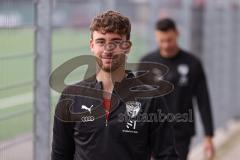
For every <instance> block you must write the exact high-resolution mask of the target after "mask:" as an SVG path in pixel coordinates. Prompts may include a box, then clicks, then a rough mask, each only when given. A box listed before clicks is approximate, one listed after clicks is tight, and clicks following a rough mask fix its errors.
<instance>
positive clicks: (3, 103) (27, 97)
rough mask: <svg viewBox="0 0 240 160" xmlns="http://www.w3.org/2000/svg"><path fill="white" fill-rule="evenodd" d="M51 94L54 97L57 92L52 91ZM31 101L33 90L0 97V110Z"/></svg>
mask: <svg viewBox="0 0 240 160" xmlns="http://www.w3.org/2000/svg"><path fill="white" fill-rule="evenodd" d="M52 95H53V96H54V97H55V96H58V95H59V94H58V93H57V92H53V93H52ZM32 102H33V92H29V93H25V94H21V95H16V96H11V97H7V98H2V99H0V110H2V109H6V108H10V107H14V106H17V105H22V104H27V103H32Z"/></svg>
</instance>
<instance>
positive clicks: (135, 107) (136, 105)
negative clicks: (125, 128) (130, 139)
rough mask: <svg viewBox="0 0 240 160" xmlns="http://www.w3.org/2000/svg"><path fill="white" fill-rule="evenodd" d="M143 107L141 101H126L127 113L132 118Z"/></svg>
mask: <svg viewBox="0 0 240 160" xmlns="http://www.w3.org/2000/svg"><path fill="white" fill-rule="evenodd" d="M140 109H141V103H140V102H137V101H128V102H126V111H127V115H128V116H129V117H131V118H135V117H136V116H137V115H138V113H139V111H140Z"/></svg>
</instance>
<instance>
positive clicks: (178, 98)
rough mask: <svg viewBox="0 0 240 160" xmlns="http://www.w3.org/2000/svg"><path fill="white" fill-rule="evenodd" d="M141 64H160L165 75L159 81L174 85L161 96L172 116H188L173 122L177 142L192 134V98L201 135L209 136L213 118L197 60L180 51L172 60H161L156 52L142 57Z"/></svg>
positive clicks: (193, 127)
mask: <svg viewBox="0 0 240 160" xmlns="http://www.w3.org/2000/svg"><path fill="white" fill-rule="evenodd" d="M141 62H154V63H160V64H163V65H165V66H167V67H168V68H169V72H168V73H167V74H166V75H165V76H164V77H163V78H162V79H163V80H167V81H169V82H171V83H172V84H173V85H174V90H173V92H171V93H170V94H168V95H166V96H164V98H165V100H166V103H167V106H168V107H169V109H170V111H171V112H172V113H174V114H178V113H180V114H181V115H184V114H186V113H187V114H188V115H189V116H188V117H187V118H185V119H184V118H183V119H179V121H175V122H176V123H175V124H174V129H175V131H174V132H175V136H176V138H177V140H181V139H189V138H191V137H192V136H193V135H194V134H195V123H194V111H193V109H194V108H193V104H194V103H193V102H194V99H195V100H196V102H197V104H198V105H197V106H198V109H199V111H200V116H201V119H202V122H203V126H204V130H205V134H206V135H208V136H213V119H212V113H211V106H210V101H209V93H208V88H207V83H206V77H205V73H204V71H203V67H202V65H201V62H200V61H199V60H198V58H196V57H195V56H194V55H192V54H189V53H187V52H186V51H183V50H180V51H179V53H178V54H177V55H176V56H175V57H173V58H164V57H162V56H161V55H160V50H159V49H157V50H155V51H153V52H151V53H149V54H147V55H146V56H145V57H143V58H142V59H141ZM139 68H141V65H139ZM156 76H157V73H156ZM160 76H161V75H160ZM149 78H150V80H153V79H154V77H149Z"/></svg>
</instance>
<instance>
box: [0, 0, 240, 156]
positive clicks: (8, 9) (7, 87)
mask: <svg viewBox="0 0 240 160" xmlns="http://www.w3.org/2000/svg"><path fill="white" fill-rule="evenodd" d="M49 2H52V3H53V4H52V7H51V6H45V7H44V8H41V7H43V6H42V5H43V3H44V1H41V0H36V1H31V0H21V1H20V0H18V1H17V0H0V45H1V47H0V73H1V74H0V75H1V78H0V157H1V159H14V155H13V154H11V152H10V151H12V150H17V151H18V152H17V153H19V155H17V154H16V155H15V158H19V156H22V154H23V152H24V151H23V150H22V149H23V147H20V146H21V145H22V144H26V143H27V144H28V145H30V147H29V148H28V149H30V152H31V154H30V156H28V159H33V157H34V158H35V160H40V158H41V157H43V154H42V153H41V154H42V155H40V153H38V154H37V153H34V155H35V156H33V154H32V153H33V151H34V150H33V147H34V146H35V151H36V150H37V147H38V148H41V147H43V146H47V148H45V151H46V152H44V153H45V156H46V157H48V156H49V153H50V152H49V151H50V150H49V149H50V147H49V146H50V137H49V136H48V135H50V131H51V129H50V128H51V127H49V126H48V124H47V123H48V121H50V118H49V119H48V118H47V119H45V120H46V121H41V120H42V119H41V118H43V117H44V116H43V114H45V116H46V115H47V116H48V117H49V116H50V113H44V112H50V108H45V110H44V109H43V110H38V109H35V112H33V108H34V106H35V107H36V106H38V105H39V104H41V103H42V102H41V101H35V103H33V100H34V98H33V97H35V98H36V97H38V96H36V95H41V94H44V92H42V93H40V90H41V89H43V87H41V84H40V83H41V81H42V82H45V83H43V84H42V85H44V84H46V82H48V78H47V77H48V74H49V73H47V72H45V73H47V74H45V75H44V77H42V76H41V75H42V74H41V71H40V70H37V69H36V68H35V69H34V66H39V67H38V68H41V65H42V64H43V63H44V62H43V63H39V62H40V61H41V56H40V54H39V55H38V53H42V51H41V49H44V47H45V49H46V51H49V50H51V49H52V55H51V59H50V58H49V59H48V60H47V61H45V63H46V62H47V64H45V69H47V68H49V69H50V66H51V65H50V64H51V62H52V68H51V69H52V70H53V69H54V68H56V67H57V66H59V65H60V64H61V63H63V62H64V61H66V60H68V59H69V58H71V57H74V56H77V55H79V54H89V53H90V51H89V49H88V39H89V30H88V26H89V23H90V21H91V18H92V17H93V16H95V15H96V14H98V13H100V12H102V11H105V10H107V9H112V10H117V11H120V12H121V13H123V14H124V15H126V16H128V17H129V18H130V20H131V22H132V24H133V27H132V31H133V36H132V40H133V44H134V47H133V51H132V52H133V53H131V55H130V57H129V61H138V60H139V58H140V57H141V56H143V55H144V54H145V53H147V52H148V51H150V50H152V49H154V48H155V47H156V43H155V39H154V32H153V31H154V23H155V21H156V20H157V19H158V18H160V17H165V16H169V17H172V18H173V19H174V20H176V22H177V25H178V28H179V30H180V33H181V38H180V44H181V46H182V47H183V48H184V49H187V50H189V51H191V52H193V53H194V54H196V55H197V56H199V57H200V58H201V59H202V61H203V64H204V68H205V70H206V73H207V78H208V85H209V88H210V95H211V100H212V105H213V111H214V112H213V113H214V120H215V125H216V127H220V126H224V124H225V123H226V122H227V121H228V120H230V119H232V118H235V117H240V99H239V98H238V97H239V95H240V85H239V84H238V82H239V81H240V74H239V72H240V71H239V69H238V68H240V55H239V52H240V45H239V43H240V8H239V7H240V3H239V1H237V0H229V1H225V0H218V1H215V0H206V1H203V0H192V1H189V0H152V1H147V0H121V1H117V0H99V1H95V0H88V1H85V0H58V1H56V0H54V1H49ZM50 4H51V3H48V4H46V5H50ZM34 5H35V7H34ZM46 7H49V15H52V19H51V20H52V21H51V23H52V30H51V32H49V33H50V34H51V37H48V40H51V39H52V47H51V45H47V44H46V41H44V40H43V39H42V40H41V39H40V38H41V37H42V38H44V36H42V35H44V33H47V32H48V29H47V30H45V32H44V31H43V30H42V29H43V28H44V26H45V27H47V26H48V25H47V24H48V21H47V20H50V19H48V18H49V17H45V18H43V17H42V16H48V14H46V13H43V10H42V9H48V8H46ZM37 13H38V14H37ZM40 13H41V14H40ZM34 15H35V16H34ZM37 15H38V16H37ZM37 24H38V25H37ZM39 24H41V25H39ZM40 32H42V34H40ZM34 33H36V34H34ZM37 37H38V38H39V39H37ZM34 42H36V43H35V44H34ZM49 43H50V41H49ZM43 44H45V46H44V45H43ZM38 47H40V48H38ZM34 48H35V50H34ZM45 53H46V52H45ZM36 55H38V56H36ZM39 56H40V57H39ZM34 60H35V61H34ZM46 66H48V67H46ZM76 74H77V73H76ZM34 76H35V78H34ZM75 78H76V75H75ZM36 82H37V83H36ZM34 86H35V88H36V89H37V90H36V92H35V93H37V92H38V93H40V94H35V96H34V94H33V93H34V92H33V91H34V90H33V89H34ZM38 88H39V89H40V90H38ZM45 88H47V87H46V86H45ZM40 98H41V96H39V97H38V99H40ZM45 98H47V97H45ZM52 99H53V100H52V110H54V105H55V104H56V99H57V98H56V97H54V98H52ZM33 104H35V105H33ZM45 104H46V105H48V102H46V103H45ZM43 105H44V104H43ZM46 107H49V106H46ZM33 115H34V116H33ZM34 117H35V118H34ZM33 119H35V122H34V120H33ZM46 124H47V125H46ZM44 125H45V129H42V128H41V127H44ZM200 130H201V129H200ZM29 133H30V134H29ZM31 133H32V134H34V133H35V134H34V135H35V136H32V134H31ZM38 133H39V134H38ZM40 133H47V134H45V136H44V137H43V136H42V135H41V134H40ZM33 141H34V144H35V145H32V143H33ZM44 142H45V143H44ZM13 144H14V145H13ZM25 148H26V147H25ZM47 150H49V151H47ZM25 159H26V158H25Z"/></svg>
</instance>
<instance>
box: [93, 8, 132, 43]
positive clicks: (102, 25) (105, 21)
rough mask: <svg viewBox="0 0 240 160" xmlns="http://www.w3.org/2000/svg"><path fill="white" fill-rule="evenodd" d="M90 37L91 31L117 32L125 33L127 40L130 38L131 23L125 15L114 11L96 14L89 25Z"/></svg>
mask: <svg viewBox="0 0 240 160" xmlns="http://www.w3.org/2000/svg"><path fill="white" fill-rule="evenodd" d="M90 31H91V38H92V35H93V31H100V32H101V33H104V34H105V33H107V32H108V33H117V34H120V35H126V38H127V40H129V39H130V32H131V24H130V21H129V19H128V18H127V17H125V16H123V15H122V14H120V13H119V12H116V11H107V12H105V13H102V14H100V15H98V16H96V17H95V18H94V19H93V20H92V22H91V25H90Z"/></svg>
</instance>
